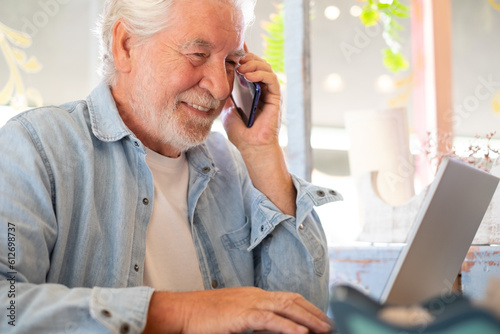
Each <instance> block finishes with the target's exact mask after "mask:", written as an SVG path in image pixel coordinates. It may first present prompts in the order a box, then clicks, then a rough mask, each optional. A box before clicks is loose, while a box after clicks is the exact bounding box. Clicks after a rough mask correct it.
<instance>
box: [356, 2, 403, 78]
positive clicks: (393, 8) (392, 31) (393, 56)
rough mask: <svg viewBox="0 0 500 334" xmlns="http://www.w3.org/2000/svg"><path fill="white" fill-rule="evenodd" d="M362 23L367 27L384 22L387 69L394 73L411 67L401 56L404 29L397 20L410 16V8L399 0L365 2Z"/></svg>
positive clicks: (361, 16) (384, 55) (384, 58)
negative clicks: (402, 31)
mask: <svg viewBox="0 0 500 334" xmlns="http://www.w3.org/2000/svg"><path fill="white" fill-rule="evenodd" d="M364 1H365V2H366V4H365V5H364V6H363V10H362V12H361V15H360V16H359V18H360V20H361V22H362V23H363V24H364V25H365V26H372V25H375V24H378V23H379V22H382V25H383V28H384V32H383V38H384V40H385V43H386V44H387V46H388V47H387V48H386V49H384V50H383V62H384V65H385V67H387V68H388V69H389V70H391V71H393V72H398V71H400V70H406V69H407V68H408V66H409V63H408V60H406V58H405V57H404V56H403V55H402V54H401V43H400V41H401V38H400V36H399V33H398V32H399V31H400V30H402V29H403V27H402V26H401V24H399V23H398V22H397V21H396V19H397V18H407V17H409V16H410V9H409V7H407V6H405V5H403V4H402V3H401V1H399V0H364Z"/></svg>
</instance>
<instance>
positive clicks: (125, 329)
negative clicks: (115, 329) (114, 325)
mask: <svg viewBox="0 0 500 334" xmlns="http://www.w3.org/2000/svg"><path fill="white" fill-rule="evenodd" d="M128 332H130V325H129V324H128V323H126V322H125V323H123V324H122V325H121V326H120V334H127V333H128Z"/></svg>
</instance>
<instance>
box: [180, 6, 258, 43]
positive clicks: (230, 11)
mask: <svg viewBox="0 0 500 334" xmlns="http://www.w3.org/2000/svg"><path fill="white" fill-rule="evenodd" d="M237 2H238V1H237V0H174V2H173V6H172V11H171V15H172V16H174V17H175V16H176V15H182V16H183V18H187V17H186V14H187V15H189V13H193V12H195V10H194V11H193V9H195V8H197V7H203V8H205V9H206V10H207V11H210V13H211V17H213V18H214V21H215V19H216V17H218V18H220V19H222V20H225V21H228V22H231V24H232V25H234V27H235V29H237V30H239V31H240V33H241V34H243V35H244V34H245V30H246V27H247V25H248V23H249V22H246V21H250V18H246V17H245V13H244V12H243V10H242V8H241V7H240V6H239V5H237ZM179 13H182V14H179ZM191 18H192V19H194V21H196V17H191ZM198 23H199V22H198Z"/></svg>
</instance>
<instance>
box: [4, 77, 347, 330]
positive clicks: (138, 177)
mask: <svg viewBox="0 0 500 334" xmlns="http://www.w3.org/2000/svg"><path fill="white" fill-rule="evenodd" d="M145 155H146V152H145V148H144V146H143V144H142V143H141V142H140V141H139V140H138V139H137V137H136V136H135V135H134V134H133V133H132V132H131V131H130V130H129V129H128V128H127V127H126V126H125V124H124V123H123V121H122V119H121V118H120V116H119V114H118V111H117V109H116V106H115V103H114V100H113V97H112V95H111V93H110V90H109V88H108V87H107V86H106V85H104V84H101V85H99V86H98V87H97V88H96V89H95V90H94V91H93V92H92V93H91V94H90V96H89V97H88V98H87V100H85V101H77V102H73V103H68V104H65V105H62V106H59V107H45V108H38V109H32V110H30V111H27V112H25V113H22V114H20V115H18V116H16V117H15V118H13V119H12V120H11V121H9V122H8V123H7V124H6V125H5V126H4V127H3V128H2V129H1V130H0V171H1V172H0V224H1V226H0V236H1V237H0V254H1V256H0V277H1V281H0V305H1V311H0V315H1V317H0V332H1V333H8V332H22V333H46V332H57V333H59V332H62V333H101V332H102V333H105V332H113V333H122V332H130V333H139V332H141V331H142V330H143V328H144V326H145V323H146V317H147V311H148V305H149V301H150V298H151V295H152V293H153V289H152V288H149V287H145V286H142V278H143V268H144V255H145V249H146V247H145V243H146V230H147V228H148V223H149V220H150V217H151V212H152V208H153V205H152V203H153V200H154V198H153V193H154V191H153V179H152V174H151V172H150V170H149V168H148V166H147V165H146V162H145ZM187 158H188V162H189V190H188V212H189V222H190V223H191V226H192V234H193V240H194V245H195V248H196V253H197V256H198V259H199V265H200V269H201V273H202V277H203V282H204V285H205V288H206V289H219V288H225V287H234V286H257V287H261V288H263V289H266V290H285V291H294V292H298V293H300V294H302V295H303V296H304V297H305V298H307V299H308V300H310V301H311V302H313V303H314V304H315V305H317V306H318V307H320V308H322V309H323V310H326V307H327V300H328V271H329V269H328V251H327V245H326V239H325V235H324V232H323V229H322V227H321V224H320V222H319V219H318V217H317V215H316V214H315V212H314V210H313V207H314V206H316V205H321V204H324V203H328V202H331V201H335V200H339V199H341V196H340V195H339V194H337V193H336V192H335V191H333V190H329V189H324V188H320V187H317V186H314V185H311V184H308V183H307V182H304V181H302V180H300V179H298V178H296V177H293V182H294V185H295V187H296V188H297V192H298V194H297V213H296V218H294V217H291V216H288V215H285V214H283V213H281V212H280V211H279V210H278V209H277V208H276V207H275V206H274V205H273V204H272V203H271V202H270V201H269V200H268V199H267V198H266V197H265V196H264V195H263V194H262V193H260V192H259V191H258V190H256V189H255V188H253V187H252V184H251V181H250V179H249V177H248V174H247V171H246V169H245V165H244V163H243V161H242V159H241V156H240V155H239V152H238V151H237V150H236V149H235V148H234V147H233V146H232V144H230V143H229V142H228V141H227V140H225V139H224V138H223V136H222V135H220V134H212V135H211V136H210V137H209V139H208V140H207V142H206V143H205V144H203V145H200V146H198V147H195V148H193V149H191V150H189V151H188V152H187ZM9 242H10V243H9ZM174 256H175V255H174ZM12 305H14V308H13V307H12ZM9 308H10V309H9ZM12 321H13V322H12ZM9 322H10V324H9ZM12 324H15V326H12Z"/></svg>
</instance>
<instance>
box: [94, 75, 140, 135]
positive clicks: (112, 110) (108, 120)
mask: <svg viewBox="0 0 500 334" xmlns="http://www.w3.org/2000/svg"><path fill="white" fill-rule="evenodd" d="M87 105H88V108H89V114H90V123H91V125H92V132H93V133H94V135H95V136H96V137H97V138H98V139H99V140H102V141H106V142H112V141H118V140H120V139H122V138H123V137H126V136H129V135H131V136H134V137H135V135H134V134H133V133H132V131H130V129H129V128H128V127H127V126H126V125H125V123H124V122H123V120H122V118H121V117H120V114H119V113H118V109H117V108H116V103H115V100H114V99H113V95H111V89H110V88H109V86H108V85H107V84H106V83H105V82H101V83H100V84H99V85H98V86H97V87H96V88H95V89H94V90H93V91H92V92H91V93H90V95H89V96H88V97H87Z"/></svg>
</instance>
